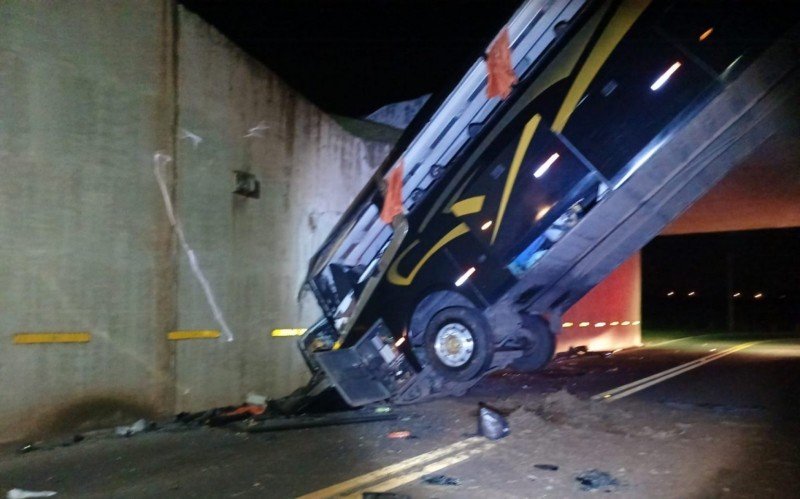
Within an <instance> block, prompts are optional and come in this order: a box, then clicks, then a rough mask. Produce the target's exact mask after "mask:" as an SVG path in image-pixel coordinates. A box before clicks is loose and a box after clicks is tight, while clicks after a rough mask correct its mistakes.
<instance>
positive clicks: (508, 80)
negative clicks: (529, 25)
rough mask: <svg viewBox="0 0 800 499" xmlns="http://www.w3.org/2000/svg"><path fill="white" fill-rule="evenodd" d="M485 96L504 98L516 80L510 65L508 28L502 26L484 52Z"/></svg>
mask: <svg viewBox="0 0 800 499" xmlns="http://www.w3.org/2000/svg"><path fill="white" fill-rule="evenodd" d="M486 72H487V78H488V81H487V83H486V97H488V98H489V99H491V98H492V97H500V98H501V99H505V98H506V97H508V96H509V94H511V87H512V86H513V85H514V84H515V83H516V82H517V81H518V80H517V74H516V73H515V72H514V67H513V66H512V65H511V42H510V40H509V36H508V28H503V29H502V30H501V31H500V34H498V35H497V38H495V40H494V42H493V43H492V45H491V47H489V51H488V52H487V53H486Z"/></svg>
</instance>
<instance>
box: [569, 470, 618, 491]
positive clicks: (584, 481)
mask: <svg viewBox="0 0 800 499" xmlns="http://www.w3.org/2000/svg"><path fill="white" fill-rule="evenodd" d="M575 480H576V481H577V482H578V483H580V484H581V489H582V490H597V489H602V490H606V491H611V490H614V489H615V488H617V486H618V485H619V481H617V479H616V478H614V477H613V476H611V474H610V473H607V472H605V471H600V470H597V469H593V470H589V471H584V472H583V473H581V474H579V475H578V476H576V477H575Z"/></svg>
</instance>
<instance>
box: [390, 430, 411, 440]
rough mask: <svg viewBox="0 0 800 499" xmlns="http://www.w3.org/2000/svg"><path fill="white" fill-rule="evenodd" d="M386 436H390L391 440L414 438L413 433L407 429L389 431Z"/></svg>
mask: <svg viewBox="0 0 800 499" xmlns="http://www.w3.org/2000/svg"><path fill="white" fill-rule="evenodd" d="M386 438H390V439H392V440H405V439H407V438H414V435H412V434H411V432H410V431H408V430H399V431H390V432H389V433H388V434H387V435H386Z"/></svg>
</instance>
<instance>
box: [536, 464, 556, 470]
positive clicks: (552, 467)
mask: <svg viewBox="0 0 800 499" xmlns="http://www.w3.org/2000/svg"><path fill="white" fill-rule="evenodd" d="M533 467H534V468H536V469H540V470H545V471H558V465H556V464H534V465H533Z"/></svg>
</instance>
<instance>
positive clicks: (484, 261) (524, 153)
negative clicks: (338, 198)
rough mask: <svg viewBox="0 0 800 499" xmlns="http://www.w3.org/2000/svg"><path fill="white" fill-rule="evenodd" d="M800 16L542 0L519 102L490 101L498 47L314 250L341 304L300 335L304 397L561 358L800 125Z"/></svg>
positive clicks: (684, 4)
mask: <svg viewBox="0 0 800 499" xmlns="http://www.w3.org/2000/svg"><path fill="white" fill-rule="evenodd" d="M781 8H782V9H783V11H784V12H779V11H778V10H776V9H781ZM796 20H797V18H796V14H795V13H794V12H792V9H791V8H790V7H789V8H787V7H786V6H781V4H775V5H772V4H771V3H769V2H766V3H761V2H744V1H742V2H723V1H710V2H702V3H699V2H695V1H692V0H678V1H657V0H654V1H646V0H626V1H615V0H607V1H599V2H587V1H583V0H551V1H546V0H531V1H528V2H526V3H524V4H523V5H522V6H521V7H520V8H519V10H518V11H517V12H516V14H515V15H514V16H513V17H512V18H511V19H510V21H509V22H508V24H507V26H506V29H508V33H509V35H510V44H511V51H512V64H513V67H514V69H515V72H516V74H517V75H518V78H519V81H518V83H517V84H516V85H515V87H514V88H513V91H512V92H511V95H510V96H509V97H508V98H506V99H504V100H501V99H497V98H492V99H488V98H487V97H486V91H485V86H486V70H485V67H484V62H483V60H481V59H478V60H477V61H476V62H475V64H474V65H473V66H472V67H471V68H470V69H469V70H468V72H467V73H466V75H465V76H464V77H463V78H462V79H461V81H460V82H459V83H458V84H457V85H456V86H455V88H454V89H453V90H452V91H451V92H450V94H449V95H447V96H446V98H445V99H443V100H442V101H441V102H440V105H439V107H438V109H436V110H435V112H433V113H428V115H427V116H426V117H425V118H421V119H420V120H419V121H420V122H419V123H417V124H416V126H415V125H414V124H412V128H415V129H414V130H413V131H411V130H409V131H407V133H406V136H405V140H401V143H400V144H398V147H397V148H396V149H395V152H394V153H393V154H392V155H391V156H390V157H389V158H388V159H387V161H386V163H385V164H384V165H383V167H382V168H381V169H380V170H379V171H378V172H377V173H376V175H375V177H374V179H373V181H372V182H371V183H370V184H369V185H368V186H367V187H365V189H364V190H363V191H362V192H361V194H360V195H359V196H358V197H357V199H356V200H355V201H354V203H353V204H352V205H351V207H350V208H349V210H348V211H347V212H346V213H345V215H344V216H343V217H342V218H341V220H340V221H339V223H338V225H337V226H336V227H335V228H334V230H333V231H332V233H331V234H330V236H329V237H328V239H327V241H326V242H325V243H324V244H323V246H322V247H321V249H320V250H319V251H318V252H317V253H316V255H315V256H314V258H313V259H312V261H311V262H310V266H309V273H308V276H307V279H306V286H307V287H308V288H310V289H311V291H313V293H314V294H315V296H316V298H317V300H318V301H319V304H320V306H321V308H322V310H323V312H324V317H323V318H322V319H321V320H320V321H319V322H317V323H316V324H315V325H313V326H312V327H310V328H309V329H308V330H307V331H306V333H305V334H304V336H303V337H302V338H301V339H300V342H299V344H300V349H301V352H302V354H303V356H304V358H305V359H306V362H307V364H308V366H309V368H310V369H311V371H312V372H313V378H312V381H311V383H310V384H309V386H308V387H307V388H306V389H305V391H304V393H305V394H307V395H314V394H315V393H319V392H320V391H322V390H324V389H327V388H331V387H333V388H335V389H336V390H337V391H338V392H339V394H340V395H341V397H342V398H343V399H344V400H345V401H346V402H347V403H348V404H350V405H352V406H361V405H365V404H368V403H372V402H376V401H381V400H391V401H393V402H396V403H410V402H415V401H419V400H423V399H426V398H429V397H433V396H441V395H454V394H455V395H457V394H461V393H463V392H464V391H465V390H466V389H467V388H469V387H470V386H472V385H473V384H474V383H475V382H476V381H477V380H478V379H480V377H481V376H482V375H484V374H485V373H487V372H491V371H493V370H497V369H501V368H505V367H511V368H514V369H518V370H522V371H532V370H536V369H538V368H541V367H542V366H544V365H545V364H546V363H547V362H548V361H549V360H550V359H551V358H552V356H553V353H554V344H555V340H554V335H555V334H557V333H558V332H559V329H560V327H561V315H562V313H563V312H564V311H566V310H567V309H568V308H569V307H570V306H571V305H573V304H574V303H575V302H576V301H577V300H578V299H580V298H581V297H582V296H583V295H584V294H586V293H587V292H588V291H589V290H590V289H591V288H592V287H594V286H595V285H596V284H598V283H599V282H600V281H601V280H602V279H603V278H604V277H605V276H607V275H608V274H609V273H610V272H611V271H612V270H613V269H614V268H615V267H616V266H618V265H619V264H621V263H622V262H623V261H624V260H626V259H627V258H628V257H629V256H630V255H631V254H632V253H634V252H635V251H637V250H639V249H640V248H641V247H642V246H643V245H644V244H646V243H647V242H648V241H649V240H650V239H652V238H653V237H655V236H656V235H657V234H658V233H659V232H660V230H661V229H662V228H663V227H664V226H665V225H666V224H667V223H669V222H670V221H671V220H673V219H674V218H675V217H676V216H677V215H679V214H680V213H681V212H682V211H684V210H685V209H686V208H687V207H688V206H689V205H690V204H691V203H692V202H693V201H695V200H696V199H697V198H699V197H700V196H701V195H702V194H704V193H705V192H706V191H707V190H708V189H709V188H710V187H711V186H713V185H714V184H715V183H716V182H717V181H718V180H719V179H721V178H722V177H723V176H724V175H725V174H726V173H727V172H728V171H729V170H730V169H731V168H732V167H733V166H734V165H735V164H736V163H737V162H738V161H740V160H741V159H742V158H743V157H744V156H745V155H747V154H749V153H751V152H752V151H753V150H754V149H755V148H756V147H757V146H758V145H759V144H760V143H762V142H763V141H764V140H766V139H767V138H768V137H770V136H771V135H774V134H776V133H781V130H782V128H781V127H784V126H785V124H786V123H787V122H792V121H793V115H794V114H795V113H794V112H793V111H786V110H787V109H788V110H792V109H795V110H796V109H797V108H798V107H797V93H796V92H797V90H796V89H797V84H796V82H797V79H798V75H797V73H798V71H797V65H798V61H797V55H796V54H797V52H796V50H797V44H796V40H797V36H796V34H797V29H796V27H795V26H794V23H795V22H796ZM784 112H788V113H789V114H788V115H783V114H782V113H784ZM401 159H402V161H403V163H404V165H405V174H404V177H403V187H402V199H403V206H404V208H405V214H404V215H400V216H397V217H395V219H394V222H393V223H392V224H391V225H390V224H386V223H384V222H382V221H381V220H380V218H379V213H380V211H381V206H382V203H383V197H382V191H381V185H382V184H383V183H384V180H383V179H384V178H385V177H386V176H387V172H389V171H390V169H391V167H392V166H394V165H395V164H397V163H399V162H400V161H401Z"/></svg>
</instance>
